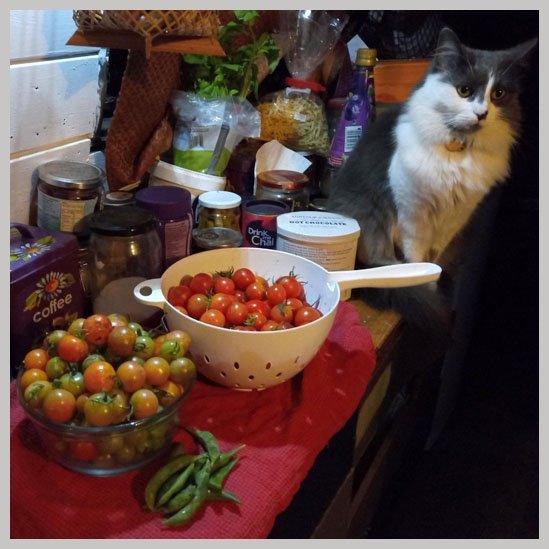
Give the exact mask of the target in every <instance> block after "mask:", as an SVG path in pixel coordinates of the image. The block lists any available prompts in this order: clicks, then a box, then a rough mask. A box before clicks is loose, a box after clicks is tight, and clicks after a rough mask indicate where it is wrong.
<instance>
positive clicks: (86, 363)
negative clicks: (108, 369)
mask: <svg viewBox="0 0 549 549" xmlns="http://www.w3.org/2000/svg"><path fill="white" fill-rule="evenodd" d="M102 360H103V361H104V360H105V357H103V355H98V354H95V355H88V356H87V357H86V358H85V359H84V360H83V361H82V372H85V371H86V368H87V367H88V366H89V365H90V364H92V363H93V362H100V361H102Z"/></svg>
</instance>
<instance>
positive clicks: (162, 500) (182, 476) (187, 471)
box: [156, 463, 194, 507]
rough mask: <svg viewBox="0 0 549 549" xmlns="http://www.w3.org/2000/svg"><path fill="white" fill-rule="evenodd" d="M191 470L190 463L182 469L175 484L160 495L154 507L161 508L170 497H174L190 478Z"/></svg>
mask: <svg viewBox="0 0 549 549" xmlns="http://www.w3.org/2000/svg"><path fill="white" fill-rule="evenodd" d="M193 469H194V463H191V464H190V465H187V467H186V468H185V469H183V471H182V472H181V473H179V475H178V476H177V479H176V480H175V482H174V483H173V484H172V485H171V486H170V487H169V489H168V490H166V492H164V493H163V494H162V496H161V497H159V498H158V501H157V503H156V507H162V505H164V504H165V503H166V502H167V501H169V500H170V498H171V497H172V496H174V495H175V494H177V492H179V491H180V490H182V489H183V487H184V486H185V483H186V482H187V479H188V478H189V477H190V476H191V473H192V472H193Z"/></svg>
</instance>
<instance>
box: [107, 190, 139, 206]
mask: <svg viewBox="0 0 549 549" xmlns="http://www.w3.org/2000/svg"><path fill="white" fill-rule="evenodd" d="M134 204H135V198H134V196H133V194H132V193H127V192H124V191H114V192H112V193H107V194H106V195H105V196H104V197H103V204H102V208H117V207H119V206H133V205H134Z"/></svg>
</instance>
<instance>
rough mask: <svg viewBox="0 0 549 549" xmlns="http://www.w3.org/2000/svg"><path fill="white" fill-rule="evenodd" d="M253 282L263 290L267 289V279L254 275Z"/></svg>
mask: <svg viewBox="0 0 549 549" xmlns="http://www.w3.org/2000/svg"><path fill="white" fill-rule="evenodd" d="M254 282H255V283H256V284H259V285H260V286H262V287H263V288H265V290H266V289H267V288H268V287H269V283H268V282H267V279H266V278H263V277H262V276H259V275H255V280H254Z"/></svg>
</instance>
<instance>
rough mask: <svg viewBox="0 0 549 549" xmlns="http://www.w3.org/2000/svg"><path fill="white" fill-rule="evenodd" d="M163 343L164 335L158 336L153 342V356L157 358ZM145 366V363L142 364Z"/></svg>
mask: <svg viewBox="0 0 549 549" xmlns="http://www.w3.org/2000/svg"><path fill="white" fill-rule="evenodd" d="M164 341H166V335H161V336H158V337H157V338H156V339H155V340H154V352H153V356H158V355H159V354H160V347H162V343H164ZM143 364H145V363H143Z"/></svg>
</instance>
